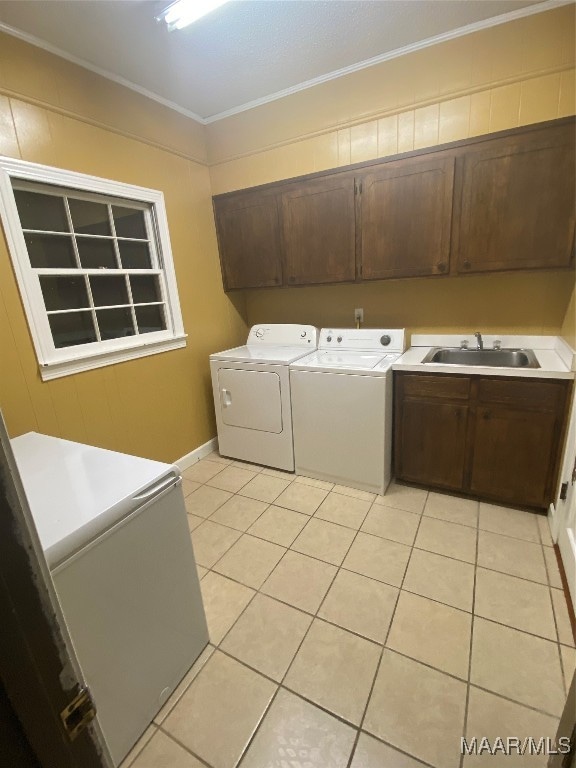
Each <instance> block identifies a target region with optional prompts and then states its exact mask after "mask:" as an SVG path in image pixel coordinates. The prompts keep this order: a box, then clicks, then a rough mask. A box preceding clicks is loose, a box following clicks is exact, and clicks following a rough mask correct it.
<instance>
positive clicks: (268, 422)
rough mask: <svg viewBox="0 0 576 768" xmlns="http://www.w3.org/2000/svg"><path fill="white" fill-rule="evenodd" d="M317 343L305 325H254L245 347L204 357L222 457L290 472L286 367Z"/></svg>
mask: <svg viewBox="0 0 576 768" xmlns="http://www.w3.org/2000/svg"><path fill="white" fill-rule="evenodd" d="M317 345H318V330H317V329H316V328H314V327H313V326H311V325H295V324H287V323H279V324H274V325H254V326H253V327H252V328H251V329H250V333H249V334H248V340H247V342H246V345H245V346H243V347H236V348H235V349H228V350H225V351H224V352H218V353H216V354H214V355H210V370H211V372H212V390H213V393H214V409H215V411H216V425H217V428H218V449H219V451H220V453H221V454H222V455H223V456H230V457H231V458H235V459H242V460H243V461H251V462H254V463H255V464H265V465H267V466H269V467H276V468H277V469H283V470H286V471H288V472H293V471H294V448H293V445H292V415H291V408H290V374H289V365H290V363H292V362H294V361H295V360H297V359H298V358H299V357H304V355H306V354H307V353H308V352H310V350H312V349H316V347H317Z"/></svg>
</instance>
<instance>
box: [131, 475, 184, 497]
mask: <svg viewBox="0 0 576 768" xmlns="http://www.w3.org/2000/svg"><path fill="white" fill-rule="evenodd" d="M181 482H182V478H180V477H178V476H177V475H170V476H169V477H164V478H162V480H159V481H158V482H157V483H154V485H151V486H148V488H145V489H144V490H143V491H142V493H139V494H138V495H136V496H133V497H132V498H133V499H134V500H135V501H148V500H149V499H153V498H154V497H155V496H159V495H160V494H161V493H163V492H164V491H167V490H168V489H169V488H171V487H172V486H173V485H178V484H179V483H181Z"/></svg>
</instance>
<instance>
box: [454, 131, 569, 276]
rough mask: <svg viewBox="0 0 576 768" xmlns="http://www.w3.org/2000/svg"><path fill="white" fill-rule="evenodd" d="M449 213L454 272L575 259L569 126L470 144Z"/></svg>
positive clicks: (557, 264)
mask: <svg viewBox="0 0 576 768" xmlns="http://www.w3.org/2000/svg"><path fill="white" fill-rule="evenodd" d="M460 162H461V177H460V180H459V187H460V190H459V191H460V195H459V196H457V201H458V202H457V205H456V207H455V215H454V249H453V253H454V256H455V259H454V262H455V265H456V271H457V272H458V273H474V272H494V271H499V270H515V269H536V268H553V267H568V266H570V264H572V263H573V259H574V231H575V230H574V225H575V205H576V200H575V185H576V180H575V175H574V168H575V147H574V128H573V126H572V125H563V126H559V127H556V128H548V129H546V130H542V131H531V132H529V133H526V134H514V135H513V136H508V137H504V138H498V139H493V140H491V141H486V142H484V143H481V144H478V145H476V146H472V147H470V149H469V150H468V151H467V153H466V154H465V155H464V156H463V157H462V158H461V160H460Z"/></svg>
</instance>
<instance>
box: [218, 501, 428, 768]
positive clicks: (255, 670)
mask: <svg viewBox="0 0 576 768" xmlns="http://www.w3.org/2000/svg"><path fill="white" fill-rule="evenodd" d="M312 487H313V486H312ZM281 493H283V491H282V492H281ZM328 493H330V491H329V492H328ZM328 493H327V494H326V496H327V495H328ZM340 495H343V496H345V494H340ZM326 496H325V497H324V499H325V498H326ZM347 498H354V497H347ZM324 499H323V500H322V501H321V502H320V503H319V505H318V507H317V508H316V510H315V512H316V511H317V510H318V508H319V507H320V506H321V504H322V503H323V501H324ZM370 509H371V507H369V508H368V510H367V511H366V513H365V515H364V519H363V521H362V522H364V520H365V519H366V517H367V516H368V513H369V511H370ZM291 511H294V510H291ZM262 514H264V512H262ZM313 517H314V513H313V514H312V515H310V516H309V520H308V522H310V519H312V518H313ZM308 522H307V523H306V524H305V525H304V527H303V528H302V530H304V528H306V526H307V525H308ZM419 524H420V521H419ZM342 527H345V526H342ZM301 532H302V531H301ZM359 533H360V528H358V529H357V530H356V532H355V534H354V537H353V538H352V541H351V542H350V545H349V546H348V549H347V550H346V553H345V554H344V556H343V558H342V563H343V562H344V560H345V559H346V556H347V554H348V552H349V551H350V549H351V548H352V545H353V544H354V541H355V540H356V537H357V536H358V534H359ZM299 535H300V534H297V536H296V537H295V538H294V540H293V541H292V544H293V543H294V541H296V539H297V538H298V536H299ZM378 538H380V537H378ZM292 544H291V545H290V547H289V548H287V549H286V551H285V552H284V554H283V555H282V557H281V558H280V560H279V561H278V563H277V564H276V566H275V567H274V568H273V569H272V571H271V572H270V574H269V575H268V577H267V579H265V580H264V582H263V583H262V585H261V586H264V584H265V582H266V581H267V580H268V578H269V577H270V575H271V574H272V573H273V572H274V570H276V568H277V567H278V566H279V564H280V562H281V561H282V560H283V558H284V556H285V555H286V553H287V552H288V551H293V552H297V550H292V549H291V547H292ZM298 554H303V555H304V553H298ZM304 556H309V555H304ZM222 557H223V556H222ZM314 559H317V560H318V561H319V562H322V563H325V562H326V561H323V560H320V559H319V558H314ZM216 564H217V563H216ZM329 565H334V564H333V563H329ZM407 567H408V562H407V563H406V569H407ZM335 568H336V571H335V573H334V576H333V578H332V580H331V581H330V584H329V586H328V588H327V589H326V591H325V594H324V597H323V598H322V600H321V601H320V604H319V605H318V608H317V609H316V612H315V613H314V614H310V613H308V612H305V611H303V613H306V615H308V616H310V615H311V616H312V620H311V621H310V624H309V625H308V629H307V630H306V632H305V633H304V635H303V637H302V639H301V641H300V643H299V644H298V647H297V648H296V651H295V653H294V655H293V656H292V660H291V662H290V663H289V665H288V667H287V668H286V671H285V672H284V675H283V676H282V679H281V681H280V683H278V682H277V681H275V680H273V679H272V678H268V676H267V675H265V674H264V673H262V672H261V671H260V670H257V669H255V668H253V667H251V666H250V665H248V664H246V663H245V662H243V661H242V660H241V659H237V658H236V657H235V656H232V654H230V653H228V652H227V651H225V650H223V649H222V648H221V645H222V643H223V642H224V640H225V639H226V637H227V636H228V634H230V632H231V631H232V630H233V628H234V627H235V626H236V624H237V623H238V621H239V620H240V618H241V616H242V615H243V614H244V612H245V611H246V610H247V608H248V605H250V604H251V603H252V601H253V600H254V599H255V597H256V595H257V594H262V595H265V596H266V597H269V598H270V599H276V598H273V597H272V596H270V595H266V593H263V592H261V591H260V589H258V590H256V591H255V594H254V595H253V596H252V598H251V600H250V601H249V603H248V604H247V605H246V606H245V607H244V609H243V610H242V612H241V613H240V615H239V616H238V618H237V619H236V621H235V622H234V623H233V624H232V626H231V627H230V629H229V630H228V631H227V632H226V634H225V635H224V637H223V638H222V640H221V641H220V643H219V644H218V646H217V649H218V650H219V651H220V652H221V653H224V654H226V655H228V656H229V657H230V658H233V659H234V660H235V661H237V662H238V663H241V664H243V665H244V666H246V667H248V668H249V669H251V670H252V671H254V672H255V673H256V674H260V675H263V676H264V677H266V678H267V679H269V680H271V681H272V682H273V683H274V684H276V685H278V688H277V691H276V693H275V695H274V697H273V700H274V699H275V698H276V696H277V694H278V691H279V690H280V689H281V688H282V689H284V690H287V691H289V692H290V693H292V694H294V695H297V696H299V698H302V699H303V700H304V701H307V702H308V703H310V704H311V705H312V706H316V707H318V708H319V709H321V710H323V711H325V712H326V713H327V714H329V715H331V716H333V717H336V719H338V720H340V721H341V722H343V723H345V724H346V725H348V726H349V727H352V728H353V729H354V730H356V731H357V734H356V739H355V742H354V746H353V750H352V752H351V759H352V755H353V753H354V749H355V746H356V743H357V741H358V738H359V733H360V731H359V728H358V726H356V725H354V724H353V723H350V722H349V721H347V720H345V719H344V718H341V717H340V716H338V715H336V714H335V713H334V712H331V711H329V710H327V709H324V707H322V706H321V705H319V704H318V703H317V702H314V701H311V700H309V699H307V698H306V697H305V696H302V694H299V693H297V692H296V691H293V690H292V689H290V688H289V687H288V686H286V685H285V680H286V677H287V676H288V674H289V672H290V669H291V667H292V665H293V664H294V661H295V659H296V656H297V655H298V653H299V652H300V649H301V648H302V645H303V644H304V641H305V640H306V638H307V636H308V634H309V632H310V629H311V627H312V625H313V623H314V620H315V619H318V620H319V621H324V620H323V619H322V618H321V617H320V616H319V615H318V614H319V612H320V610H321V609H322V606H323V604H324V602H325V600H326V597H327V595H328V593H329V592H330V590H331V589H332V586H333V584H334V581H335V580H336V578H337V576H338V573H339V572H340V570H341V569H342V564H341V565H340V566H335ZM344 570H345V569H344ZM238 583H240V584H241V582H238ZM382 583H383V582H382ZM243 586H246V585H243ZM399 595H400V589H398V595H397V598H396V600H398V596H399ZM279 602H282V603H283V604H284V605H287V606H289V607H291V608H294V609H295V610H300V609H298V608H296V606H291V605H290V604H289V603H284V602H283V601H279ZM391 621H392V619H391ZM327 623H331V622H327ZM390 624H391V622H390ZM333 626H335V627H337V628H338V629H340V630H342V631H345V632H346V631H349V630H346V629H345V628H344V627H340V626H339V625H337V624H334V625H333ZM389 629H390V626H389V628H388V631H389ZM352 634H355V635H356V633H352ZM356 636H357V637H360V638H361V639H363V640H367V638H364V637H363V636H362V635H356ZM368 642H372V643H374V644H376V645H378V643H375V642H374V641H372V640H369V641H368ZM373 682H374V681H373ZM369 697H370V695H369ZM271 705H272V701H271V702H270V704H269V706H268V707H267V708H266V712H265V714H266V713H267V712H268V710H269V708H270V707H271ZM265 714H264V715H263V716H262V718H261V720H260V721H259V724H258V726H257V728H256V729H255V731H254V734H253V735H252V738H251V739H250V741H249V743H248V744H247V745H246V748H245V750H244V751H243V752H242V754H241V756H240V758H239V761H238V762H237V763H236V766H239V765H240V763H241V762H242V760H243V759H244V757H245V755H246V754H247V752H248V749H249V747H250V745H251V744H252V741H253V740H254V738H255V737H256V733H257V731H258V730H259V728H260V725H261V724H262V722H263V720H264V716H265Z"/></svg>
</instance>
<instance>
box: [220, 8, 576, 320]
mask: <svg viewBox="0 0 576 768" xmlns="http://www.w3.org/2000/svg"><path fill="white" fill-rule="evenodd" d="M575 22H576V19H575V7H574V5H570V6H564V7H561V8H558V9H556V10H553V11H549V12H547V13H543V14H537V15H534V16H530V17H528V18H525V19H520V20H517V21H514V22H510V23H508V24H504V25H501V26H498V27H493V28H491V29H487V30H483V31H481V32H476V33H473V34H470V35H467V36H465V37H461V38H458V39H456V40H452V41H449V42H446V43H443V44H441V45H437V46H433V47H430V48H426V49H423V50H421V51H418V52H416V53H412V54H408V55H406V56H402V57H399V58H397V59H393V60H390V61H387V62H384V63H382V64H379V65H377V66H374V67H371V68H370V69H365V70H362V71H359V72H355V73H353V74H350V75H347V76H346V77H343V78H340V79H338V80H334V81H331V82H328V83H324V84H322V85H319V86H316V87H314V88H311V89H309V90H306V91H302V92H300V93H297V94H294V95H292V96H290V97H287V98H284V99H281V100H279V101H276V102H271V103H270V104H266V105H263V106H261V107H258V108H256V109H252V110H250V111H248V112H244V113H241V114H239V115H235V116H233V117H230V118H227V119H226V120H221V121H219V122H217V123H214V124H212V125H209V126H208V129H207V141H208V157H209V162H210V163H211V167H210V176H211V180H212V189H213V193H214V194H218V193H221V192H228V191H230V190H233V189H241V188H243V187H247V186H252V185H255V184H263V183H266V182H270V181H276V180H278V179H282V178H289V177H291V176H297V175H300V174H304V173H310V172H313V171H319V170H324V169H327V168H333V167H337V166H342V165H347V164H349V163H355V162H360V161H364V160H371V159H374V158H377V157H385V156H387V155H392V154H395V153H398V152H405V151H410V150H413V149H417V148H421V147H426V146H434V145H437V144H441V143H443V142H447V141H455V140H458V139H465V138H468V137H470V136H475V135H481V134H484V133H490V132H494V131H498V130H503V129H507V128H514V127H517V126H520V125H527V124H529V123H535V122H541V121H544V120H551V119H554V118H557V117H563V116H567V115H573V114H574V113H575V95H576V89H575V77H574V74H575V70H574V58H575V55H574V54H575V52H574V39H575V35H574V28H575ZM573 281H574V275H573V273H565V272H557V273H546V274H544V273H533V274H526V273H523V274H517V275H514V274H507V275H491V276H478V277H466V278H445V279H440V280H414V279H411V280H399V281H380V282H376V283H371V284H361V285H346V286H345V285H341V286H324V287H317V288H297V289H286V290H282V291H278V290H277V289H276V290H274V289H270V290H260V291H250V292H248V293H247V311H248V321H249V323H256V322H263V321H267V322H274V321H283V320H291V321H301V322H310V323H316V324H318V325H322V326H323V325H330V324H335V325H336V324H341V325H345V326H349V325H351V324H352V321H353V310H354V308H355V307H363V308H364V310H365V322H366V324H367V325H371V326H379V325H388V326H395V325H398V326H406V327H407V328H408V329H409V330H410V331H419V332H426V331H444V332H447V331H458V330H476V329H478V328H479V329H484V328H485V329H490V330H494V331H495V332H502V333H504V332H514V331H516V332H519V333H521V332H528V331H531V332H534V333H552V334H557V333H559V332H560V330H561V327H562V323H563V318H564V316H565V313H566V308H567V305H568V302H569V300H570V294H571V291H572V285H573Z"/></svg>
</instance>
